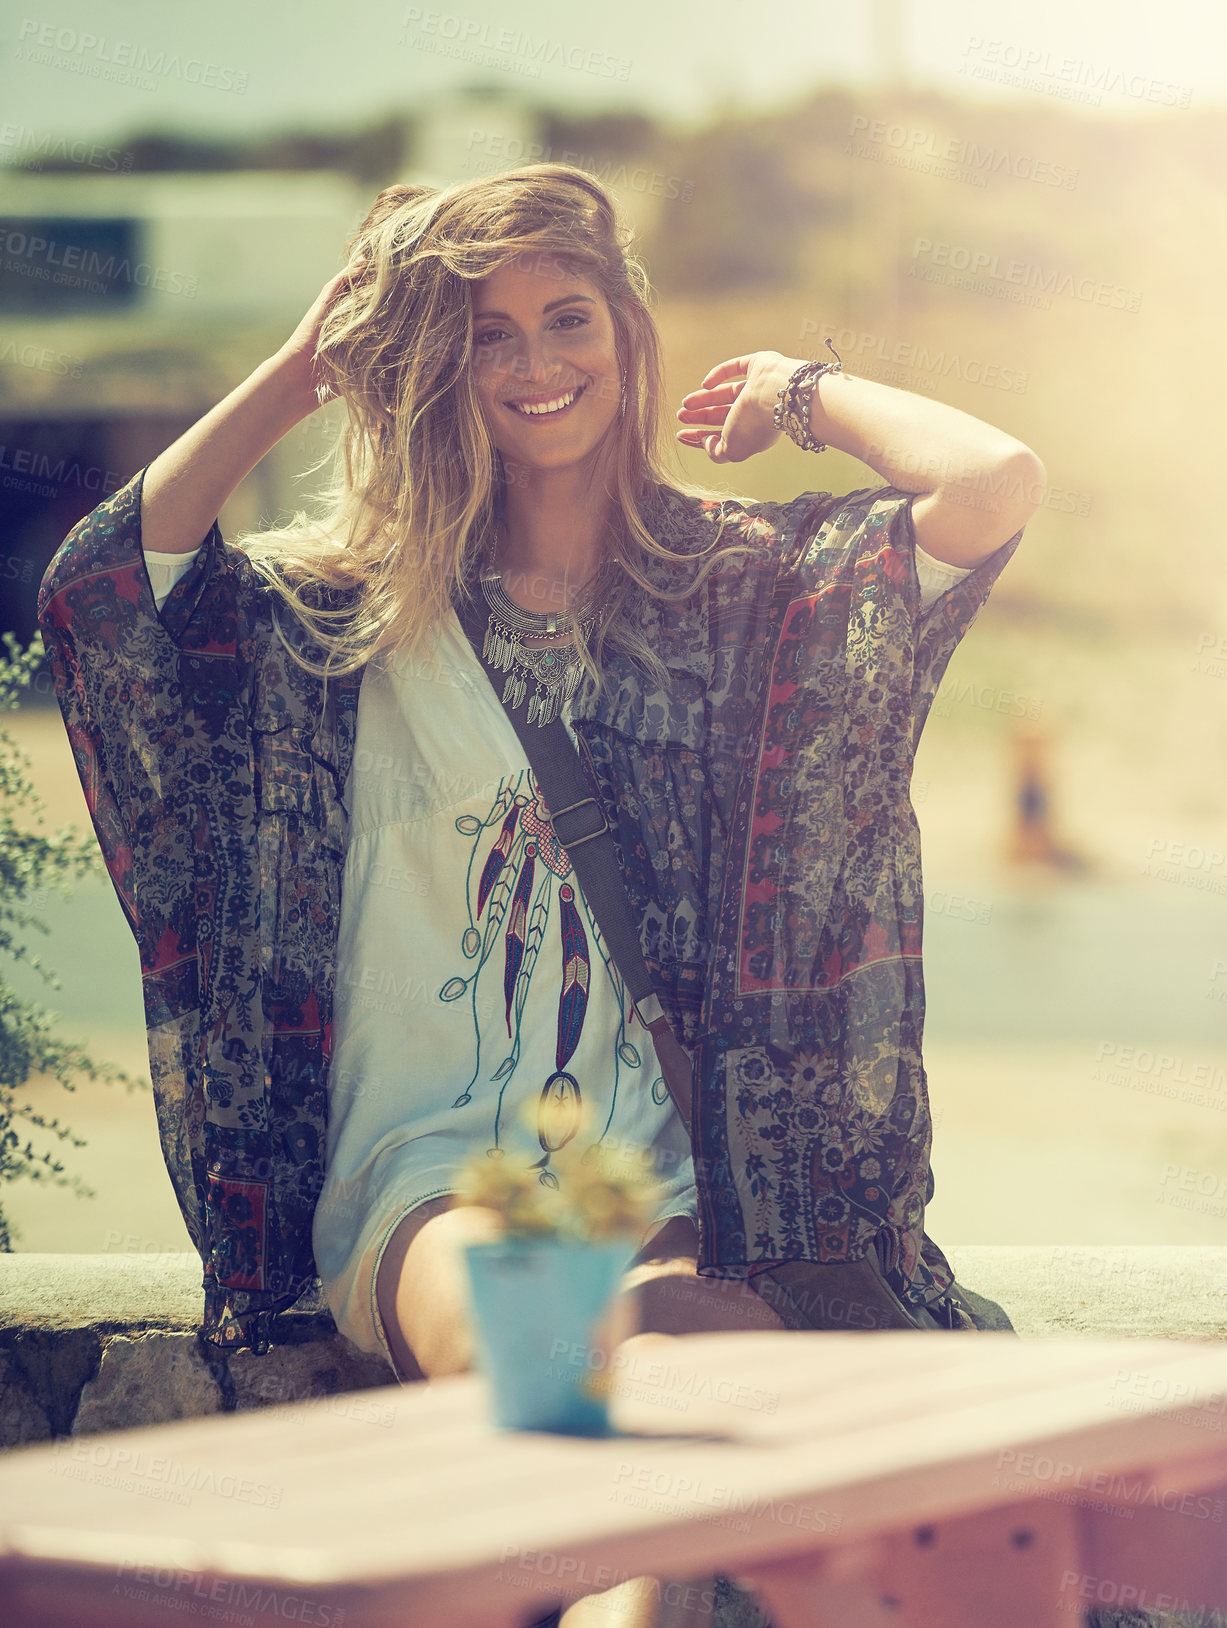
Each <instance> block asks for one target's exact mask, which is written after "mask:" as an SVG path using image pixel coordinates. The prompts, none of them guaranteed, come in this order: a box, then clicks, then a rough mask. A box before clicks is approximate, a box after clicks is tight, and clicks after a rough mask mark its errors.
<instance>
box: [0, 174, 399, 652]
mask: <svg viewBox="0 0 1227 1628" xmlns="http://www.w3.org/2000/svg"><path fill="white" fill-rule="evenodd" d="M369 201H370V188H369V187H360V186H358V185H357V184H356V183H355V182H354V181H353V180H351V179H350V178H349V177H347V176H345V175H343V174H340V173H336V172H333V171H315V172H310V171H309V172H294V171H291V172H274V171H260V170H254V171H241V170H240V171H234V172H225V173H200V172H183V173H167V172H158V173H152V174H136V175H124V174H97V173H82V174H52V175H41V174H37V173H30V172H24V173H23V172H13V171H3V170H0V312H3V316H4V323H3V338H2V339H0V536H2V537H3V542H2V543H0V550H2V553H0V593H3V597H4V601H5V603H4V615H3V626H5V627H9V628H12V629H13V630H14V631H15V632H17V634H18V636H19V637H20V638H22V639H23V641H24V640H27V639H28V638H29V636H30V635H31V634H32V633H33V630H34V608H35V603H36V599H37V593H38V584H39V582H40V581H41V578H42V573H43V571H44V570H45V568H46V564H47V561H48V560H49V559H50V557H51V555H52V553H54V551H55V548H56V547H57V546H58V545H59V542H60V541H61V540H62V539H63V537H64V535H65V534H66V533H67V532H68V531H69V530H70V529H71V527H72V526H73V525H74V524H75V522H76V521H77V520H78V519H79V518H80V517H81V516H82V515H83V514H87V513H88V512H89V510H90V509H92V508H93V507H94V506H95V504H97V503H98V502H99V501H100V499H101V498H102V497H103V496H104V495H105V494H106V493H107V492H110V491H114V490H116V488H117V487H119V486H122V485H123V484H124V483H125V482H126V481H127V480H128V479H129V478H130V477H131V475H132V474H133V473H135V471H136V470H137V469H139V468H140V467H141V465H142V464H144V463H147V462H148V461H149V460H150V459H151V458H153V457H155V456H156V455H157V453H158V452H160V451H161V450H162V449H163V448H164V447H165V446H167V445H168V444H169V443H170V442H171V441H172V440H174V438H175V437H176V436H177V435H179V434H181V433H182V431H183V430H184V429H186V428H187V427H188V426H189V425H190V424H192V423H194V422H195V421H196V420H197V419H198V418H200V417H201V415H202V414H203V413H205V412H207V411H208V410H209V408H211V407H213V406H214V405H215V404H216V403H217V402H218V401H220V400H221V398H222V397H223V396H225V395H226V394H227V393H228V392H229V391H230V390H231V389H232V388H233V387H234V385H235V384H236V383H237V382H238V380H240V379H241V378H243V377H244V376H245V374H246V373H247V372H249V371H250V370H251V368H253V367H254V366H256V364H257V363H258V362H260V361H261V360H262V359H263V358H264V357H266V356H268V355H271V354H272V353H273V352H274V351H275V350H276V349H277V347H278V346H279V345H281V344H282V343H283V342H284V340H285V339H286V338H287V337H288V336H289V335H290V333H292V332H293V329H294V327H295V325H296V324H297V322H298V321H299V320H300V318H301V317H302V315H303V313H304V312H305V311H306V310H307V308H308V307H309V305H310V304H311V302H312V300H313V299H314V298H315V296H316V295H317V294H318V293H319V290H320V288H321V287H322V285H323V284H324V282H326V281H327V279H328V278H329V277H330V276H332V275H333V274H334V273H335V272H336V271H337V270H338V269H339V267H340V263H341V257H342V253H343V244H344V240H345V238H346V236H347V235H348V233H349V232H350V231H352V229H353V227H354V226H355V225H356V224H357V222H358V221H359V220H360V219H361V217H362V215H363V213H365V210H366V208H367V207H368V206H369ZM300 454H301V447H300V446H297V445H296V444H295V443H294V440H293V438H292V437H291V438H287V440H286V442H284V443H282V447H281V448H278V449H277V450H276V452H275V453H274V454H271V455H270V456H269V458H267V459H265V460H263V461H262V463H261V465H260V466H258V470H257V471H255V472H253V477H251V478H249V480H248V481H246V482H244V485H243V487H242V488H240V491H239V492H237V493H236V494H235V499H234V500H233V501H234V504H235V508H234V509H233V511H231V518H232V523H233V524H237V525H249V524H256V523H258V516H259V514H260V513H261V512H265V513H267V514H269V516H270V517H271V516H272V515H273V514H275V513H276V512H277V510H278V509H279V508H280V507H281V506H282V505H283V504H284V503H285V502H287V501H288V499H289V496H290V492H291V486H292V471H291V464H292V463H294V462H297V463H301V462H302V461H303V460H302V458H301V456H300Z"/></svg>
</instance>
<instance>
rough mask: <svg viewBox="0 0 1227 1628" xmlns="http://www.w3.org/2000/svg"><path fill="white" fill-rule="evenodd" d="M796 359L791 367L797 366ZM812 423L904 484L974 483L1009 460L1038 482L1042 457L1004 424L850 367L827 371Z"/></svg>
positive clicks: (928, 487)
mask: <svg viewBox="0 0 1227 1628" xmlns="http://www.w3.org/2000/svg"><path fill="white" fill-rule="evenodd" d="M799 365H800V364H799V363H797V362H793V363H792V364H791V366H792V367H793V368H795V367H797V366H799ZM810 431H811V433H812V434H813V435H814V436H816V437H817V439H818V440H819V441H825V442H826V443H827V445H828V446H832V447H837V448H838V449H839V450H840V451H841V452H847V453H850V454H851V455H852V457H854V458H859V459H860V461H861V462H862V463H864V464H868V465H869V467H870V469H873V470H875V471H876V472H877V474H879V475H881V477H882V479H883V480H885V481H888V482H889V483H890V485H892V486H897V487H898V488H899V489H900V491H904V492H924V493H937V492H941V491H943V490H954V489H955V488H960V489H962V490H963V491H966V490H967V489H968V488H972V489H974V488H976V487H977V486H978V485H979V484H980V483H981V480H982V479H984V478H987V477H989V476H991V475H992V474H993V473H994V472H998V471H1001V470H1002V469H1003V468H1016V469H1017V471H1018V473H1019V477H1020V481H1021V484H1022V486H1023V487H1024V488H1025V487H1026V485H1027V484H1028V480H1030V481H1031V482H1033V483H1034V482H1038V484H1039V488H1040V490H1041V491H1042V487H1043V479H1044V471H1043V466H1042V464H1040V461H1039V459H1038V458H1037V457H1036V456H1035V454H1034V453H1033V452H1032V451H1031V449H1030V448H1029V447H1028V446H1026V445H1025V443H1024V442H1022V441H1019V440H1018V439H1017V438H1016V437H1014V436H1012V435H1007V434H1006V433H1005V431H1004V430H998V429H995V428H994V427H993V426H992V425H991V424H986V423H984V422H983V420H981V419H978V418H973V417H972V416H971V414H970V413H964V412H960V411H959V409H958V408H957V407H949V406H947V405H946V403H945V402H941V401H933V400H931V399H930V398H929V397H928V396H920V395H916V394H914V393H913V392H912V391H910V390H898V389H896V388H895V387H894V386H892V385H887V384H878V383H877V382H876V381H874V380H873V379H861V378H857V377H856V376H855V375H850V374H847V373H825V374H823V375H822V377H821V378H820V379H819V380H818V382H817V384H816V385H815V386H814V390H813V393H812V395H811V397H810Z"/></svg>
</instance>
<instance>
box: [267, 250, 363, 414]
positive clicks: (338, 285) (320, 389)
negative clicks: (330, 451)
mask: <svg viewBox="0 0 1227 1628" xmlns="http://www.w3.org/2000/svg"><path fill="white" fill-rule="evenodd" d="M365 265H366V259H365V257H364V256H363V255H356V256H355V257H354V259H352V260H351V261H350V263H349V264H348V265H347V266H346V267H345V270H344V271H339V272H338V273H337V274H336V276H335V277H330V278H329V279H328V281H327V282H326V283H325V284H324V286H323V288H322V289H321V290H320V292H319V295H318V296H317V298H316V300H315V303H314V304H313V305H312V306H311V309H310V310H309V311H308V312H307V314H306V315H305V316H304V317H303V319H302V321H301V322H300V323H299V324H298V326H297V328H295V330H294V332H293V333H292V334H291V335H290V337H289V338H288V339H287V340H286V342H285V344H284V345H282V347H281V349H280V350H279V351H278V352H277V353H276V355H275V356H274V357H273V361H274V363H275V364H276V368H277V374H278V377H279V379H280V380H281V382H282V384H283V386H284V387H285V388H286V390H287V391H288V393H289V394H290V395H291V397H293V398H295V399H298V398H301V401H300V404H301V407H302V416H303V417H304V418H306V417H307V416H308V414H310V413H313V412H315V411H316V409H317V408H319V407H322V406H323V405H324V403H325V402H327V401H331V400H332V399H333V392H332V391H330V390H328V389H327V387H326V386H325V385H324V383H323V377H322V374H321V371H320V366H319V361H318V358H317V356H316V350H317V347H318V345H319V338H320V329H321V327H322V326H323V323H324V318H325V317H326V316H327V314H328V312H329V310H330V308H331V307H332V305H333V303H334V301H335V300H336V299H337V297H338V296H339V295H340V294H342V293H344V292H345V290H346V289H347V288H348V286H349V284H350V281H351V279H352V278H354V277H356V276H357V275H358V274H359V273H360V272H361V271H362V270H363V268H364V267H365Z"/></svg>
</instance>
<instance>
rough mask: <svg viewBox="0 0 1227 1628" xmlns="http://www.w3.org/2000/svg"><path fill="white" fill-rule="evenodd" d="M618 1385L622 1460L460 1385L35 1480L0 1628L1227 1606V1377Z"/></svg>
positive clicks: (716, 1359) (123, 1438)
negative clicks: (491, 1409)
mask: <svg viewBox="0 0 1227 1628" xmlns="http://www.w3.org/2000/svg"><path fill="white" fill-rule="evenodd" d="M560 1360H561V1361H563V1362H566V1361H567V1356H565V1355H564V1357H563V1358H562V1359H560ZM574 1366H575V1368H576V1369H577V1371H579V1372H582V1371H583V1360H582V1356H581V1358H580V1359H579V1360H578V1362H577V1363H576V1364H575V1365H574ZM615 1384H616V1387H617V1394H616V1396H615V1401H614V1410H615V1419H616V1421H617V1422H618V1424H619V1427H620V1428H621V1429H622V1430H623V1431H624V1432H626V1433H625V1434H622V1435H620V1436H616V1437H612V1438H609V1439H606V1440H600V1441H593V1440H578V1439H571V1438H565V1437H553V1436H544V1435H511V1434H502V1433H499V1432H497V1431H495V1430H493V1429H492V1428H491V1427H490V1426H489V1425H488V1424H487V1423H486V1415H485V1391H484V1382H483V1381H482V1380H480V1379H478V1378H476V1377H465V1378H460V1379H453V1380H446V1381H442V1382H439V1383H437V1384H435V1385H432V1386H425V1385H417V1386H406V1387H400V1386H395V1385H394V1386H390V1387H388V1388H387V1389H379V1390H371V1391H359V1392H354V1393H351V1394H348V1395H341V1396H336V1397H331V1398H323V1399H319V1400H316V1401H312V1402H306V1403H301V1404H295V1405H291V1406H283V1407H277V1408H271V1409H267V1410H264V1411H260V1412H255V1413H244V1414H236V1415H228V1416H222V1417H215V1418H210V1419H197V1420H191V1421H186V1422H183V1423H179V1424H174V1425H163V1426H158V1427H155V1428H150V1429H145V1430H127V1431H118V1432H113V1433H108V1434H106V1435H99V1436H93V1437H83V1438H73V1439H67V1440H63V1441H58V1442H53V1443H48V1444H40V1445H38V1446H34V1447H27V1448H22V1449H18V1450H16V1451H13V1452H11V1453H10V1454H8V1455H7V1457H6V1459H5V1460H4V1461H3V1462H0V1621H3V1622H4V1623H5V1624H12V1625H16V1624H22V1625H41V1624H48V1625H50V1624H54V1625H55V1628H71V1625H74V1624H79V1623H90V1624H120V1623H122V1624H124V1625H125V1628H127V1625H130V1624H131V1625H140V1624H146V1623H158V1624H166V1623H169V1622H172V1621H174V1622H179V1623H185V1624H187V1623H190V1624H196V1623H198V1622H202V1621H214V1622H230V1623H260V1624H264V1623H277V1624H284V1623H285V1622H287V1621H293V1622H297V1623H303V1624H309V1625H314V1628H321V1625H322V1628H340V1625H341V1623H342V1622H343V1624H344V1628H384V1625H387V1628H392V1625H395V1628H407V1625H415V1628H416V1625H422V1628H427V1625H429V1628H435V1625H455V1628H460V1625H469V1624H472V1625H474V1628H477V1625H481V1628H512V1625H519V1624H523V1623H527V1622H531V1621H532V1620H533V1619H534V1618H535V1617H538V1616H540V1615H542V1614H543V1613H544V1612H546V1611H547V1610H548V1609H549V1608H550V1606H551V1605H552V1604H553V1603H554V1602H555V1601H557V1600H570V1599H572V1598H575V1597H577V1596H579V1595H582V1594H587V1593H592V1592H595V1591H597V1590H600V1589H604V1588H609V1587H612V1586H613V1585H614V1584H615V1583H617V1582H619V1581H621V1580H622V1579H624V1578H626V1577H633V1576H642V1575H649V1576H653V1577H658V1578H662V1579H694V1578H696V1577H703V1576H705V1575H707V1574H710V1573H712V1572H715V1571H719V1572H724V1573H726V1574H729V1575H732V1576H736V1577H738V1578H739V1579H742V1580H744V1581H745V1582H747V1583H748V1584H750V1585H751V1586H753V1587H754V1588H755V1589H756V1590H758V1592H759V1594H760V1597H761V1598H762V1600H763V1602H764V1604H765V1606H766V1608H767V1609H769V1610H770V1612H771V1614H772V1618H773V1621H774V1622H775V1623H777V1624H779V1625H781V1628H812V1625H815V1624H818V1625H821V1624H829V1625H830V1628H869V1625H875V1628H876V1625H879V1624H881V1625H887V1624H889V1625H890V1628H922V1625H923V1628H959V1625H963V1624H966V1625H968V1628H970V1625H971V1624H973V1623H974V1624H975V1625H976V1628H1042V1625H1048V1624H1057V1623H1060V1624H1064V1625H1067V1628H1073V1625H1076V1624H1078V1623H1080V1622H1081V1613H1082V1612H1083V1611H1085V1610H1087V1609H1089V1608H1090V1607H1091V1606H1092V1605H1094V1604H1101V1605H1106V1604H1116V1605H1119V1604H1133V1605H1143V1606H1149V1607H1151V1608H1152V1609H1163V1608H1165V1607H1166V1608H1167V1609H1175V1608H1177V1607H1181V1608H1183V1607H1184V1606H1185V1604H1186V1603H1187V1604H1188V1605H1190V1606H1193V1607H1196V1606H1199V1605H1202V1604H1209V1605H1215V1606H1219V1607H1222V1606H1227V1347H1224V1346H1221V1345H1217V1344H1209V1343H1206V1344H1192V1343H1187V1344H1186V1343H1177V1342H1174V1341H1150V1340H1147V1341H1141V1340H1138V1341H1128V1342H1123V1341H1105V1340H1076V1341H1075V1340H1043V1341H1039V1340H1025V1339H1013V1338H1010V1337H1008V1336H993V1335H982V1336H972V1335H968V1334H961V1333H960V1334H936V1333H928V1334H916V1333H900V1334H885V1333H880V1334H873V1335H866V1334H750V1333H745V1334H719V1335H702V1336H691V1337H689V1338H688V1339H686V1340H683V1341H676V1342H673V1343H672V1344H671V1345H670V1346H668V1348H667V1355H665V1356H660V1357H659V1358H658V1359H657V1361H656V1362H655V1363H654V1364H652V1363H650V1362H649V1360H648V1359H647V1358H646V1357H645V1356H644V1355H643V1354H642V1353H641V1354H640V1355H639V1357H637V1358H636V1361H635V1364H634V1366H633V1367H632V1366H630V1365H627V1366H625V1367H624V1368H622V1369H621V1370H620V1371H619V1372H618V1373H617V1374H616V1376H615ZM676 1593H677V1590H676V1589H674V1590H673V1594H674V1596H676ZM342 1612H343V1613H344V1615H343V1617H342V1615H341V1613H342Z"/></svg>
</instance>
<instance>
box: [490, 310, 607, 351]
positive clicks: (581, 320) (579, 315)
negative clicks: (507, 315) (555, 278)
mask: <svg viewBox="0 0 1227 1628" xmlns="http://www.w3.org/2000/svg"><path fill="white" fill-rule="evenodd" d="M568 319H570V320H571V321H572V322H574V323H577V324H578V325H579V327H581V328H586V327H587V326H588V325H589V322H590V320H591V319H590V318H588V317H586V316H585V315H584V314H583V312H582V311H563V312H562V313H561V315H560V316H558V317H556V318H555V320H554V322H553V324H552V326H553V327H555V328H556V327H558V325H559V324H560V323H563V322H567V321H568ZM506 331H507V330H506V329H505V328H486V329H484V330H483V331H482V332H481V333H479V334H475V335H474V336H473V343H474V344H475V345H492V344H494V343H496V342H497V340H498V338H499V335H500V334H505V333H506ZM562 331H563V333H574V332H575V328H574V327H573V326H568V327H566V328H564V329H563V330H562Z"/></svg>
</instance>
